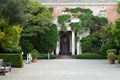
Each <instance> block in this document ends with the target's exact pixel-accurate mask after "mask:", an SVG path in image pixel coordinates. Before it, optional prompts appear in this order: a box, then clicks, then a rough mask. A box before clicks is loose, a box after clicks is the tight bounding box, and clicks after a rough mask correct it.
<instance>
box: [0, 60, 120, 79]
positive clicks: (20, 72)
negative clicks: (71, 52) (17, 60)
mask: <svg viewBox="0 0 120 80" xmlns="http://www.w3.org/2000/svg"><path fill="white" fill-rule="evenodd" d="M0 80H120V64H113V65H110V64H108V61H107V60H77V59H55V60H39V61H38V62H37V63H31V64H25V65H24V67H23V68H12V72H9V73H8V74H7V75H6V76H2V75H1V76H0Z"/></svg>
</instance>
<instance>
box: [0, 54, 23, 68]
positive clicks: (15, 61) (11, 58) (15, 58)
mask: <svg viewBox="0 0 120 80" xmlns="http://www.w3.org/2000/svg"><path fill="white" fill-rule="evenodd" d="M0 58H1V59H3V61H4V62H11V66H12V67H17V68H21V67H23V57H22V54H0Z"/></svg>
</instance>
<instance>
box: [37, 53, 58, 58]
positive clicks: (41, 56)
mask: <svg viewBox="0 0 120 80" xmlns="http://www.w3.org/2000/svg"><path fill="white" fill-rule="evenodd" d="M55 58H56V57H55V55H50V59H55ZM39 59H48V54H40V56H39Z"/></svg>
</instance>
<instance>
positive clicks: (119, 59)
mask: <svg viewBox="0 0 120 80" xmlns="http://www.w3.org/2000/svg"><path fill="white" fill-rule="evenodd" d="M117 59H118V64H120V55H118V56H117Z"/></svg>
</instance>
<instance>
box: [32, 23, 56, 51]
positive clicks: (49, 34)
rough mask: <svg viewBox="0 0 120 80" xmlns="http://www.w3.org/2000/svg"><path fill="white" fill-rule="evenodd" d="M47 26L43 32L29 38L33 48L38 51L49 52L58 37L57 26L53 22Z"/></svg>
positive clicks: (54, 46) (54, 45)
mask: <svg viewBox="0 0 120 80" xmlns="http://www.w3.org/2000/svg"><path fill="white" fill-rule="evenodd" d="M49 28H50V29H49V30H46V31H45V33H44V34H41V35H40V36H38V37H35V38H33V39H31V40H32V43H33V44H34V47H35V49H37V50H38V51H39V52H40V53H48V52H50V53H51V52H52V51H53V50H54V49H55V48H56V43H57V39H58V33H57V27H56V25H55V24H52V25H51V26H50V27H49Z"/></svg>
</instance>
